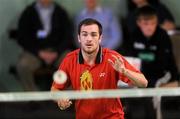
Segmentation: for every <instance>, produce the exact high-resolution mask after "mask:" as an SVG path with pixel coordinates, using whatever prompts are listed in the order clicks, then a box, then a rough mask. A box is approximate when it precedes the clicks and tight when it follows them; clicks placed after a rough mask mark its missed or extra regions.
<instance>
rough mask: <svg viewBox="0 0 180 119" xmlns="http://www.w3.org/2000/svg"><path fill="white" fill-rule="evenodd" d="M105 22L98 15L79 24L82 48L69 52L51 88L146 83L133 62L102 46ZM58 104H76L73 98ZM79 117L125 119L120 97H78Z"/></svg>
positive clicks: (86, 88) (86, 118) (55, 89)
mask: <svg viewBox="0 0 180 119" xmlns="http://www.w3.org/2000/svg"><path fill="white" fill-rule="evenodd" d="M102 32H103V29H102V25H101V24H100V22H98V21H97V20H95V19H91V18H87V19H84V20H82V21H81V22H80V23H79V26H78V42H79V43H80V48H79V49H77V50H75V51H72V52H70V53H69V54H67V55H66V57H65V58H64V60H63V61H62V63H61V64H60V66H59V69H58V71H59V72H64V73H65V74H66V76H67V79H66V80H65V79H64V78H63V77H62V76H61V77H60V78H59V79H54V82H53V84H52V87H51V91H59V90H64V89H66V88H67V87H68V86H72V88H73V90H80V91H89V90H102V89H117V82H118V80H121V81H123V82H126V83H128V84H129V85H135V86H137V87H146V86H147V84H148V82H147V79H146V78H145V77H144V75H143V74H142V73H141V72H140V71H139V70H137V69H136V68H134V67H133V66H132V65H130V64H129V63H128V62H127V60H125V58H124V57H123V56H122V55H120V54H119V53H117V52H116V51H114V50H110V49H108V48H103V47H101V45H100V44H101V41H103V39H102V37H103V36H102ZM57 104H58V106H59V107H60V109H62V110H64V109H66V108H68V107H70V105H71V104H72V102H71V101H70V100H69V99H59V100H57ZM75 109H76V119H107V118H108V119H112V118H113V119H124V112H123V109H122V105H121V102H120V99H119V98H112V99H107V98H104V99H87V100H76V101H75Z"/></svg>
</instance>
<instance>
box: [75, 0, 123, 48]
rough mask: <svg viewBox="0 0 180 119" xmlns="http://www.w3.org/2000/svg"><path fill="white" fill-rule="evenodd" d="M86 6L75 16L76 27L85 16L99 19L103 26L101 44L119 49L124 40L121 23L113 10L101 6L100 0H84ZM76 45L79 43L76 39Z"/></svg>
mask: <svg viewBox="0 0 180 119" xmlns="http://www.w3.org/2000/svg"><path fill="white" fill-rule="evenodd" d="M84 2H85V8H84V9H83V10H81V11H80V12H79V13H78V14H76V16H75V27H77V26H78V24H79V22H80V21H81V20H83V19H85V18H94V19H96V20H98V21H99V22H100V23H101V24H102V26H103V28H104V31H103V41H102V42H101V45H102V46H103V47H107V48H110V49H113V50H118V49H119V48H120V46H121V44H122V42H123V36H122V29H121V25H120V24H119V22H118V19H117V17H116V16H115V15H114V14H113V12H112V10H111V9H109V8H105V7H102V6H100V5H99V4H98V3H99V1H98V0H84ZM75 44H76V46H77V47H78V43H77V41H76V43H75Z"/></svg>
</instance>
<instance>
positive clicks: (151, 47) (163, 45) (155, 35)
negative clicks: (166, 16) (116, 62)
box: [126, 5, 178, 119]
mask: <svg viewBox="0 0 180 119" xmlns="http://www.w3.org/2000/svg"><path fill="white" fill-rule="evenodd" d="M136 15H137V17H136V18H137V19H136V23H137V26H138V27H137V29H136V30H134V32H133V33H132V35H131V39H130V42H129V44H128V47H127V51H128V52H127V54H126V55H128V56H132V57H137V58H139V59H141V71H142V72H143V73H144V75H145V77H146V78H147V79H148V87H161V86H164V85H165V84H168V83H170V82H171V83H172V82H173V83H174V82H177V80H178V71H177V67H176V64H175V60H174V55H173V52H172V43H171V40H170V38H169V36H168V34H167V32H166V31H165V30H163V29H162V28H161V27H160V26H159V25H158V16H157V12H156V9H154V8H153V7H151V6H149V5H146V6H143V7H140V8H139V9H138V10H137V14H136ZM172 86H173V85H172ZM174 86H175V85H174ZM137 100H138V99H137ZM138 101H139V102H141V103H142V104H143V106H146V108H145V110H143V111H145V119H155V118H156V112H155V110H154V107H153V104H152V98H142V100H141V99H139V100H138ZM139 102H138V103H137V104H139ZM129 105H132V104H129ZM139 106H140V105H139ZM155 106H158V105H157V104H156V105H155ZM136 108H137V107H136ZM141 109H144V107H141ZM131 111H133V109H132V110H131ZM150 112H151V113H150ZM146 116H147V117H146Z"/></svg>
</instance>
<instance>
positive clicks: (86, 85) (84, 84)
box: [80, 70, 93, 90]
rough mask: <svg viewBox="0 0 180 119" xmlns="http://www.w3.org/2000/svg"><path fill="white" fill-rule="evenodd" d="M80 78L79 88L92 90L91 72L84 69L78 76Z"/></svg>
mask: <svg viewBox="0 0 180 119" xmlns="http://www.w3.org/2000/svg"><path fill="white" fill-rule="evenodd" d="M80 80H81V90H92V88H93V79H92V75H91V73H90V72H89V71H88V70H86V71H85V72H83V73H82V75H81V76H80Z"/></svg>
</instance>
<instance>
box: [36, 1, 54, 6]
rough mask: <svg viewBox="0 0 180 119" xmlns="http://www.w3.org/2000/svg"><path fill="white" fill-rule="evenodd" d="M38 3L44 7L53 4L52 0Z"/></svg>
mask: <svg viewBox="0 0 180 119" xmlns="http://www.w3.org/2000/svg"><path fill="white" fill-rule="evenodd" d="M39 2H40V3H41V4H42V5H44V6H48V5H50V4H51V3H52V2H53V0H39Z"/></svg>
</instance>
